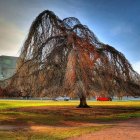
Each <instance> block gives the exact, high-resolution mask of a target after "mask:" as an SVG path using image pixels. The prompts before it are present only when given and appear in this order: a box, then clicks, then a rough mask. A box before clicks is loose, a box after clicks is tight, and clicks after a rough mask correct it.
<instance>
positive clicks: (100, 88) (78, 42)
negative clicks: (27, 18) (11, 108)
mask: <svg viewBox="0 0 140 140" xmlns="http://www.w3.org/2000/svg"><path fill="white" fill-rule="evenodd" d="M10 81H11V83H10V85H11V86H12V87H16V88H18V90H20V91H21V92H22V94H24V95H30V96H51V97H52V96H53V97H55V96H58V95H73V96H79V98H86V97H87V96H90V95H91V94H92V93H93V92H94V93H95V92H96V94H100V93H101V94H105V95H117V94H120V93H121V92H123V94H125V95H126V94H129V95H140V92H139V91H140V90H139V89H140V76H139V74H138V73H136V72H135V71H134V70H133V68H132V67H131V65H130V63H129V62H128V60H127V59H126V58H125V57H124V55H123V54H122V53H120V52H119V51H117V50H116V49H115V48H113V47H111V46H109V45H106V44H103V43H101V42H100V41H99V40H98V39H97V37H96V36H95V34H94V33H93V32H92V31H90V29H89V28H88V27H87V26H85V25H82V24H81V23H80V21H79V20H78V19H76V18H74V17H70V18H66V19H63V20H61V19H59V18H58V17H57V16H56V15H55V14H54V13H53V12H51V11H48V10H46V11H43V12H42V13H41V14H39V15H38V16H37V18H36V19H35V20H34V21H33V23H32V25H31V28H30V30H29V34H28V37H27V39H26V41H25V43H24V45H23V47H22V50H21V54H20V57H19V60H18V63H17V70H16V74H15V75H14V76H13V77H12V78H11V80H10Z"/></svg>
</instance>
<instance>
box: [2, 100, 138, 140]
mask: <svg viewBox="0 0 140 140" xmlns="http://www.w3.org/2000/svg"><path fill="white" fill-rule="evenodd" d="M78 104H79V101H41V100H36V101H35V100H0V140H1V139H2V140H63V139H67V138H70V137H73V136H79V135H82V134H86V133H91V132H94V131H99V130H101V129H105V128H106V127H111V125H108V122H112V125H114V124H113V122H115V121H119V120H124V119H129V118H136V117H140V101H120V102H119V101H112V102H97V101H88V104H89V105H90V106H92V108H88V109H79V108H76V106H77V105H78Z"/></svg>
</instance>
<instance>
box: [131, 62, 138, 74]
mask: <svg viewBox="0 0 140 140" xmlns="http://www.w3.org/2000/svg"><path fill="white" fill-rule="evenodd" d="M132 66H133V68H134V70H135V71H137V72H138V73H139V74H140V61H137V62H135V63H134V64H132Z"/></svg>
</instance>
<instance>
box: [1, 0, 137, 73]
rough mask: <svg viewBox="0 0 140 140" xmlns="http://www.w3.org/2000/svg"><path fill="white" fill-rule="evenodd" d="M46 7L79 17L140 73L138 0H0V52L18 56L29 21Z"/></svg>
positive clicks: (63, 14)
mask: <svg viewBox="0 0 140 140" xmlns="http://www.w3.org/2000/svg"><path fill="white" fill-rule="evenodd" d="M46 9H48V10H51V11H53V12H54V13H55V14H56V15H57V16H58V17H59V18H61V19H63V18H66V17H76V18H78V19H79V20H80V21H81V23H82V24H84V25H87V26H88V27H89V28H90V29H91V30H92V31H93V32H94V33H95V34H96V36H97V37H98V39H99V40H100V41H101V42H103V43H105V44H109V45H111V46H113V47H115V48H116V49H117V50H119V51H121V52H122V53H123V54H124V55H125V56H126V58H127V59H128V60H129V62H130V63H131V64H132V66H133V68H134V69H135V70H136V71H137V72H139V73H140V29H139V28H140V15H139V14H140V0H0V55H10V56H19V52H20V49H21V47H22V45H23V43H24V41H25V39H26V37H27V34H28V31H29V28H30V25H31V23H32V21H33V20H34V19H35V17H36V16H37V15H38V14H39V13H40V12H42V11H43V10H46Z"/></svg>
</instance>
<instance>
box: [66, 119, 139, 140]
mask: <svg viewBox="0 0 140 140" xmlns="http://www.w3.org/2000/svg"><path fill="white" fill-rule="evenodd" d="M68 140H140V118H137V119H131V120H127V121H124V122H121V123H118V124H116V126H114V127H112V128H107V129H105V130H101V131H97V132H94V133H91V134H86V135H83V136H80V137H75V138H70V139H68Z"/></svg>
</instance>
